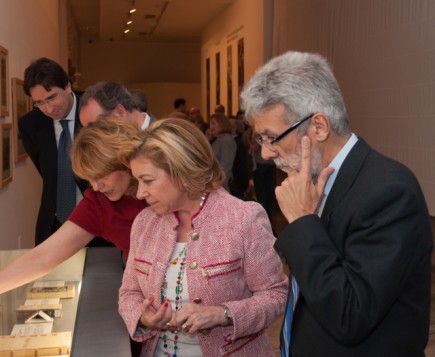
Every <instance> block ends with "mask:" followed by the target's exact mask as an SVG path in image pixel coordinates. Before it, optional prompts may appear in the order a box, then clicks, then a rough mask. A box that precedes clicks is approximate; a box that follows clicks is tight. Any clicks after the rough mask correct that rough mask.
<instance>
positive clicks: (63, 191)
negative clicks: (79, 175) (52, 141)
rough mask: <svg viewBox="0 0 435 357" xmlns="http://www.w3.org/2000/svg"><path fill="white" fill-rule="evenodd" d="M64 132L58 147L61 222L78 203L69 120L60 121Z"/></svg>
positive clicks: (58, 214) (58, 212) (58, 209)
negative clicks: (72, 166) (71, 156)
mask: <svg viewBox="0 0 435 357" xmlns="http://www.w3.org/2000/svg"><path fill="white" fill-rule="evenodd" d="M59 123H60V125H62V129H63V130H62V133H61V134H60V138H59V147H58V149H57V196H56V204H57V206H56V216H57V219H58V220H59V222H60V223H62V224H63V223H64V222H65V221H66V220H67V219H68V217H69V215H70V213H71V212H72V210H73V209H74V207H75V205H76V183H75V180H74V176H73V172H72V168H71V159H70V157H69V151H70V149H71V134H70V132H69V128H68V120H66V119H62V120H60V121H59Z"/></svg>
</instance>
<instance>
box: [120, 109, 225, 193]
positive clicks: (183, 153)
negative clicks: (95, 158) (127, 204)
mask: <svg viewBox="0 0 435 357" xmlns="http://www.w3.org/2000/svg"><path fill="white" fill-rule="evenodd" d="M139 136H140V139H139V140H130V141H129V142H128V143H126V144H125V145H122V148H121V154H120V155H121V161H123V162H124V164H129V162H130V160H132V159H135V158H138V157H144V158H146V159H148V160H150V161H151V162H152V163H153V165H154V166H156V167H158V168H160V169H162V170H164V171H165V172H166V173H168V174H169V175H170V177H171V179H172V181H173V182H174V184H175V185H176V186H177V187H178V188H179V189H180V190H182V191H185V192H187V193H188V195H189V197H190V198H192V199H196V198H199V197H200V196H201V194H202V193H204V192H210V191H213V190H216V189H218V188H219V187H221V186H222V182H223V180H224V173H223V171H222V168H221V166H220V165H219V162H218V161H217V159H216V157H215V155H214V153H213V150H212V148H211V146H210V143H209V142H208V140H207V138H206V137H205V135H204V133H202V132H201V130H199V129H198V128H197V127H196V126H195V125H194V124H192V123H190V122H188V121H186V120H184V119H177V118H168V119H161V120H158V121H156V122H154V123H153V124H152V125H151V126H150V127H149V128H148V129H146V130H145V131H143V132H141V133H140V134H139ZM135 139H136V138H135Z"/></svg>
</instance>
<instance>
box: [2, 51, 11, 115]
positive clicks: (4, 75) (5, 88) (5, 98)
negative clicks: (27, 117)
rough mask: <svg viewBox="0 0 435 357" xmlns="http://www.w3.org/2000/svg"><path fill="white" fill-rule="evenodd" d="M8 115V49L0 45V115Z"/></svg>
mask: <svg viewBox="0 0 435 357" xmlns="http://www.w3.org/2000/svg"><path fill="white" fill-rule="evenodd" d="M7 115H9V62H8V50H7V49H6V48H4V47H2V46H0V117H5V116H7Z"/></svg>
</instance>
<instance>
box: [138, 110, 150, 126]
mask: <svg viewBox="0 0 435 357" xmlns="http://www.w3.org/2000/svg"><path fill="white" fill-rule="evenodd" d="M142 114H143V116H144V121H143V123H142V126H141V127H140V130H145V129H146V128H148V127H149V125H150V121H151V117H150V116H149V115H148V114H147V113H145V112H143V113H142Z"/></svg>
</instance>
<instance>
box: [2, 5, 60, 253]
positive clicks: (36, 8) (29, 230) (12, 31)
mask: <svg viewBox="0 0 435 357" xmlns="http://www.w3.org/2000/svg"><path fill="white" fill-rule="evenodd" d="M61 5H64V2H63V1H61ZM61 7H62V9H61V8H60V6H59V4H58V1H57V0H43V1H28V0H2V1H1V5H0V45H1V46H3V47H5V48H6V49H7V50H8V51H9V83H10V80H11V78H13V77H17V78H20V79H23V74H24V69H25V68H26V67H27V66H28V65H29V63H30V62H31V61H32V60H34V59H36V58H38V57H41V56H46V57H50V58H52V59H54V60H56V61H59V62H61V63H62V64H63V65H66V58H67V56H66V54H65V53H61V51H64V50H65V48H63V47H61V46H60V43H61V42H63V41H62V36H61V35H60V31H59V28H60V27H63V25H61V21H60V17H59V16H58V14H59V12H62V11H63V6H61ZM35 14H37V16H36V15H35ZM18 19H19V21H18ZM9 105H10V107H11V106H12V99H11V96H10V98H9ZM11 122H12V111H11V110H10V115H9V116H7V117H5V118H0V123H11ZM12 167H13V180H12V182H11V183H10V184H9V185H8V186H6V187H4V188H2V189H0V249H10V248H19V247H21V248H27V247H31V246H33V243H34V228H35V222H36V215H37V212H38V209H39V200H40V195H41V179H40V177H39V175H38V173H37V171H36V169H35V167H34V166H33V164H32V162H31V161H30V159H29V158H28V159H26V161H22V162H20V163H18V164H15V163H12Z"/></svg>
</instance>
